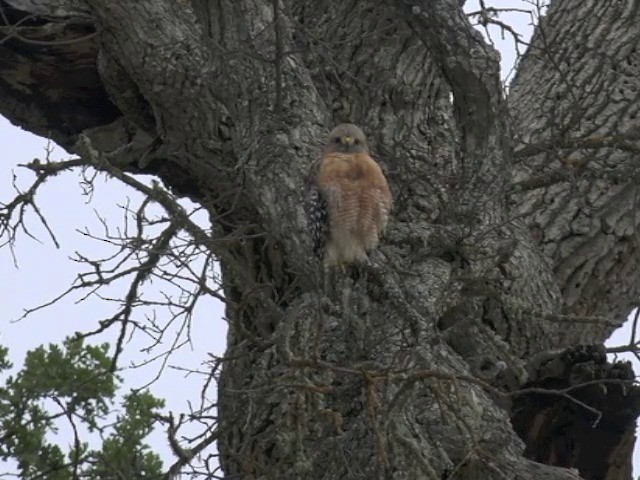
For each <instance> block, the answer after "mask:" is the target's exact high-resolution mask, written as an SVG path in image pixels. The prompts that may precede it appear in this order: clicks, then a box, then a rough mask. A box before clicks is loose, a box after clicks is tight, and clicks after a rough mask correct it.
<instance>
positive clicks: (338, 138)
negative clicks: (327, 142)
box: [333, 137, 342, 143]
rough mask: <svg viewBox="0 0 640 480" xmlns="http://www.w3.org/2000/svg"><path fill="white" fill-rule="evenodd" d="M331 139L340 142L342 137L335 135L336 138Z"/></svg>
mask: <svg viewBox="0 0 640 480" xmlns="http://www.w3.org/2000/svg"><path fill="white" fill-rule="evenodd" d="M333 141H334V142H336V143H340V142H342V139H341V138H340V137H336V138H334V139H333Z"/></svg>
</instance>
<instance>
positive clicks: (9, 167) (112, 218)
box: [0, 0, 640, 473]
mask: <svg viewBox="0 0 640 480" xmlns="http://www.w3.org/2000/svg"><path fill="white" fill-rule="evenodd" d="M486 3H487V5H493V6H496V7H500V6H507V7H514V6H515V5H514V4H516V3H520V2H519V1H517V0H503V1H493V2H489V1H488V2H486ZM474 4H476V5H474ZM467 9H468V11H473V10H475V9H477V2H468V4H467ZM502 20H503V21H505V22H507V23H509V24H510V25H512V26H514V28H515V29H516V30H517V31H518V32H520V33H521V34H522V35H523V36H524V38H528V36H529V35H530V32H531V24H530V22H531V21H530V18H528V17H527V16H526V15H522V14H511V15H506V16H504V17H503V18H502ZM492 37H493V41H494V42H495V45H496V48H498V49H499V51H500V52H501V55H502V60H503V64H502V67H503V76H506V75H507V73H508V72H509V71H510V70H511V66H512V65H513V62H514V61H515V51H514V43H513V40H512V39H511V38H509V37H505V38H504V39H502V38H501V35H500V32H498V31H496V30H495V29H492ZM0 145H2V158H1V159H0V202H6V201H7V200H9V199H10V198H11V196H12V191H13V190H12V189H13V187H12V179H13V175H14V174H15V175H16V177H17V183H18V185H21V186H23V187H24V186H27V185H29V184H30V182H31V180H32V179H33V174H32V173H31V172H30V171H28V170H25V169H21V168H19V167H17V165H18V164H19V163H27V162H29V161H31V160H32V159H34V158H41V159H43V158H44V157H45V148H46V146H47V141H46V140H45V139H43V138H39V137H36V136H34V135H31V134H29V133H27V132H25V131H23V130H21V129H19V128H17V127H14V126H12V125H11V124H10V123H9V122H8V121H7V120H6V119H4V118H3V117H0ZM63 158H68V155H67V154H66V153H65V152H64V151H63V150H62V149H60V148H56V149H54V151H53V153H52V159H63ZM96 186H97V188H96V191H95V194H94V196H93V198H92V199H91V202H90V203H89V202H88V198H87V197H86V196H83V190H82V189H81V187H80V186H79V176H78V174H77V173H66V174H62V175H60V176H59V177H56V178H54V179H52V180H51V181H49V182H47V184H46V185H44V188H43V189H42V191H40V192H39V194H38V196H37V201H38V204H39V206H40V208H41V210H42V213H43V214H44V215H45V216H46V218H47V219H48V221H49V222H50V226H51V228H52V229H53V231H54V232H55V234H56V236H57V239H58V241H59V243H60V248H59V249H56V248H55V246H54V245H53V244H52V242H51V241H50V240H49V239H48V238H47V235H46V233H45V231H44V230H43V229H42V228H41V227H40V226H39V224H38V222H37V219H36V217H35V216H34V215H31V216H30V218H29V220H28V222H27V223H28V225H29V226H30V227H32V228H33V233H34V234H35V236H36V237H38V238H39V239H41V242H37V241H34V240H32V239H30V238H28V237H26V236H24V235H23V236H22V237H21V238H20V239H19V242H17V244H16V246H15V260H16V261H17V265H18V267H17V268H16V266H15V265H14V258H13V256H12V254H11V253H10V251H9V249H8V248H4V249H2V250H0V272H1V274H0V292H2V295H3V298H2V315H0V332H1V333H2V335H1V336H0V344H3V345H5V346H7V347H9V348H10V357H11V359H12V361H13V362H14V364H15V365H16V366H20V365H21V363H22V359H23V357H24V355H25V353H26V351H27V350H30V349H33V348H35V347H37V346H39V345H41V344H43V343H57V342H60V341H61V340H62V339H63V338H64V337H66V336H69V335H71V334H73V333H74V332H76V331H78V330H83V331H86V330H90V329H92V328H95V326H96V325H97V321H99V320H101V319H103V318H107V317H110V316H111V315H112V314H113V313H114V311H115V308H116V306H115V305H112V304H109V303H108V302H105V301H103V300H100V299H98V298H91V299H89V300H87V301H85V302H83V303H79V304H76V303H75V301H76V300H77V299H78V298H79V296H77V295H76V296H72V297H70V298H68V299H65V300H62V301H61V302H59V303H58V304H56V305H53V306H51V307H49V308H47V309H44V310H42V311H39V312H37V313H35V314H33V315H31V316H30V317H28V318H27V319H25V320H22V321H20V322H14V320H15V319H17V318H19V317H20V316H21V315H22V312H23V309H25V308H29V307H33V306H36V305H38V304H40V303H43V302H45V301H47V300H50V299H51V298H52V297H54V296H56V295H57V294H59V293H61V292H62V291H63V290H64V289H65V288H66V287H68V286H69V285H70V284H71V282H73V280H74V278H75V276H76V275H77V273H78V272H79V271H82V266H80V265H78V264H77V263H74V262H72V261H70V257H73V256H74V254H75V252H78V251H79V252H81V253H83V254H84V255H87V256H91V257H99V256H100V255H105V254H108V253H109V252H111V251H112V250H111V247H110V246H108V245H105V244H102V243H100V242H98V241H96V240H90V239H88V238H87V237H86V236H85V235H82V234H81V233H79V231H78V230H82V229H84V228H85V227H86V228H88V229H89V230H90V231H92V232H93V233H95V234H96V235H100V234H101V233H102V232H103V225H102V223H101V222H100V220H99V219H98V215H97V214H99V215H100V216H101V217H102V218H104V219H105V220H106V222H107V223H108V224H110V225H114V226H117V225H120V224H121V223H122V218H123V211H122V209H121V208H120V207H119V206H122V205H125V204H127V202H130V203H131V205H132V206H133V207H134V208H135V207H136V206H137V204H139V202H140V201H141V196H140V195H139V194H137V193H136V192H134V191H132V190H131V189H129V188H128V187H124V186H122V185H121V184H120V183H119V182H118V181H115V180H106V179H105V178H104V177H100V179H99V180H98V181H97V182H96ZM202 222H203V224H204V223H205V222H206V219H203V220H202ZM125 287H126V284H124V283H123V284H122V285H120V286H119V287H116V288H114V289H113V290H111V292H110V293H111V294H112V295H113V297H114V298H117V295H118V293H119V292H122V291H123V289H124V288H125ZM194 318H195V321H194V322H193V325H192V326H191V328H192V330H191V333H192V334H191V343H190V344H187V345H186V346H185V347H183V348H182V349H181V350H180V351H179V353H178V354H177V355H176V356H175V357H174V358H173V359H172V360H171V361H170V362H169V363H170V364H179V365H180V366H182V367H186V368H193V369H197V368H199V367H200V368H201V367H202V365H203V362H205V361H206V360H208V359H209V356H208V354H209V353H214V354H218V355H219V354H222V352H223V350H224V345H225V340H226V324H225V322H224V321H223V320H222V306H221V305H220V304H219V303H218V302H215V301H208V302H206V303H205V304H202V305H200V307H199V309H198V311H197V312H196V313H195V315H194ZM160 321H162V319H160ZM629 329H630V322H628V323H627V325H625V327H623V328H622V329H620V330H618V331H617V332H615V334H614V336H613V337H612V339H611V340H610V344H612V345H619V344H625V343H627V342H628V339H629ZM114 339H115V330H114V332H113V333H111V334H110V335H105V336H103V337H101V338H100V340H99V341H100V342H104V341H113V340H114ZM147 342H148V340H147V339H145V338H142V337H140V336H134V338H133V339H132V340H131V342H130V343H129V345H128V346H127V348H126V352H127V353H126V356H125V358H123V362H122V363H121V365H130V364H132V363H140V362H141V361H143V360H144V359H145V354H144V353H142V352H141V349H143V348H144V347H145V346H147V345H148V343H147ZM156 353H159V350H158V351H156ZM158 367H159V365H158V363H157V362H156V363H154V364H151V365H149V366H146V367H141V368H129V369H125V371H124V372H123V376H124V377H125V384H126V387H125V390H127V389H128V388H138V387H141V386H143V385H145V384H146V383H147V382H149V381H150V380H152V379H153V378H154V376H155V375H156V373H157V369H158ZM635 368H636V371H640V367H639V366H638V365H636V366H635ZM201 384H202V379H201V378H198V377H197V376H188V377H185V376H184V374H183V373H182V372H179V371H177V370H175V369H171V368H169V369H166V370H165V372H164V374H163V375H162V377H161V378H160V379H159V380H158V381H157V382H156V383H154V384H153V385H152V386H151V391H152V392H153V393H154V394H156V395H157V396H159V397H162V398H165V399H166V400H167V410H173V411H174V412H183V411H188V407H187V401H189V400H191V401H193V400H194V399H197V398H199V395H200V388H201ZM64 434H65V432H64V430H63V431H62V432H61V436H62V442H63V443H64V444H67V443H68V439H67V438H64ZM150 443H151V444H152V445H153V446H154V448H155V449H156V450H157V451H158V452H159V453H161V454H162V455H163V456H164V458H165V459H167V458H169V456H168V453H169V452H168V448H167V447H166V441H165V439H164V436H163V434H162V433H161V432H156V433H155V434H154V435H153V436H152V438H151V439H150ZM638 450H639V449H638V448H636V456H635V458H634V460H635V462H634V464H635V465H636V471H637V470H638V468H637V465H640V458H639V457H638ZM3 471H6V467H5V468H1V466H0V473H2V472H3Z"/></svg>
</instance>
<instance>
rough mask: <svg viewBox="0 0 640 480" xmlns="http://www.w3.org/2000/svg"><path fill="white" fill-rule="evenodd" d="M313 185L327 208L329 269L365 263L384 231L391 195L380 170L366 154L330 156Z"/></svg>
mask: <svg viewBox="0 0 640 480" xmlns="http://www.w3.org/2000/svg"><path fill="white" fill-rule="evenodd" d="M316 185H317V187H318V189H319V190H320V191H321V192H322V195H323V198H324V199H325V200H326V202H327V206H328V217H329V218H328V220H329V235H328V236H329V238H328V242H327V248H326V257H327V262H328V264H329V265H335V264H340V263H351V262H354V261H362V260H364V259H366V256H367V252H368V251H370V250H372V249H374V248H375V247H376V246H377V245H378V242H379V237H380V235H381V234H382V231H383V230H384V228H385V227H386V224H387V220H388V217H389V210H390V209H391V193H390V191H389V186H388V185H387V180H386V179H385V177H384V175H383V173H382V170H381V169H380V166H379V165H378V164H377V163H376V162H375V161H374V160H373V159H372V158H371V157H370V156H369V155H368V154H366V153H330V154H326V155H325V156H324V157H323V158H322V159H321V161H320V165H319V168H318V172H317V177H316Z"/></svg>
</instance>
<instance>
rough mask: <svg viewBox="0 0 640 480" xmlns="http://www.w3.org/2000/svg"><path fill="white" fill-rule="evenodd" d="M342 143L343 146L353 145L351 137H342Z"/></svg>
mask: <svg viewBox="0 0 640 480" xmlns="http://www.w3.org/2000/svg"><path fill="white" fill-rule="evenodd" d="M342 143H344V144H345V145H353V137H342Z"/></svg>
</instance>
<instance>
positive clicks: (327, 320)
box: [0, 0, 640, 480]
mask: <svg viewBox="0 0 640 480" xmlns="http://www.w3.org/2000/svg"><path fill="white" fill-rule="evenodd" d="M460 3H463V2H459V1H458V0H428V1H427V0H423V1H419V0H416V1H410V0H389V1H375V2H374V1H360V2H356V1H344V2H333V1H324V0H301V1H290V0H268V1H267V0H218V1H209V2H207V1H204V0H192V1H191V2H189V1H187V0H55V1H51V0H48V1H44V0H0V8H1V10H2V12H3V18H4V20H3V22H4V25H3V26H2V27H1V30H0V31H1V32H2V33H3V34H4V35H3V36H6V40H4V41H3V42H2V43H0V95H1V98H2V102H1V104H0V113H2V114H3V115H5V116H6V117H7V118H9V119H10V120H11V121H12V122H13V123H14V124H16V125H19V126H21V127H23V128H26V129H28V130H30V131H32V132H35V133H37V134H40V135H47V136H50V137H51V138H52V139H53V140H55V141H56V142H58V143H59V144H60V145H62V146H63V147H65V148H66V149H68V150H69V151H70V152H74V153H77V154H78V155H80V156H81V157H83V156H87V155H89V153H88V152H87V142H86V139H89V140H90V144H91V149H92V151H93V152H98V153H99V154H101V155H109V158H111V159H113V161H114V162H115V163H116V164H117V165H116V166H117V167H118V168H121V169H122V170H124V171H126V172H128V173H134V174H135V173H146V174H151V175H155V176H156V177H157V178H158V179H160V180H161V181H162V182H163V183H164V185H165V186H167V187H168V188H169V189H171V191H172V192H173V193H174V195H176V196H177V197H188V198H190V199H191V200H193V201H195V202H197V203H199V204H201V205H202V206H203V207H204V208H206V209H207V211H208V212H209V214H210V219H211V232H212V234H211V238H207V239H204V240H203V239H196V240H197V241H202V243H203V246H205V247H206V248H207V249H209V250H210V251H211V253H213V254H214V255H216V257H217V258H218V259H219V260H220V264H221V269H222V272H223V286H224V292H225V297H226V302H227V303H226V316H227V320H228V323H229V336H228V347H227V352H226V355H225V361H224V362H223V373H222V376H221V378H220V384H219V403H218V414H219V440H218V449H219V452H220V461H221V464H222V469H223V472H224V478H229V479H231V478H246V479H306V478H309V479H327V480H330V479H331V480H333V479H341V478H344V479H374V478H393V479H432V480H436V479H450V480H453V479H470V480H475V479H477V480H486V479H494V478H495V479H514V480H515V479H518V480H527V479H531V480H533V479H541V480H565V479H566V480H569V479H579V478H583V479H593V480H596V479H598V480H604V479H606V480H618V479H620V480H623V479H630V478H631V454H632V452H633V446H634V442H635V436H634V432H635V419H636V417H637V416H638V414H639V413H640V394H639V391H638V390H637V389H636V387H635V386H634V385H632V384H631V382H632V380H633V378H634V374H633V372H632V371H631V368H630V366H629V365H627V364H624V363H613V364H611V363H607V361H606V358H605V350H604V347H602V342H603V341H604V340H605V339H606V338H607V337H608V335H609V334H610V333H611V332H612V330H613V329H614V328H615V327H616V326H619V325H621V324H622V323H623V322H624V320H625V318H626V316H627V315H628V314H629V313H630V311H631V310H632V308H633V307H634V306H635V304H636V303H637V299H638V294H639V293H640V281H639V278H640V277H639V276H638V274H637V272H638V251H637V245H638V243H637V239H638V237H637V235H638V233H637V227H638V222H637V220H636V214H635V212H636V209H637V207H636V204H637V197H638V189H637V185H636V176H637V172H636V167H635V162H636V160H637V158H638V153H639V152H640V143H638V140H639V137H638V127H639V124H638V119H637V118H636V116H637V112H638V109H639V108H640V101H639V99H638V91H639V88H638V87H639V86H640V80H639V78H640V52H639V51H638V43H639V40H640V6H639V5H640V4H639V3H638V2H637V1H632V0H628V1H624V0H556V1H554V2H551V5H550V8H549V11H548V13H547V15H546V16H545V17H543V18H542V20H541V22H540V24H539V25H538V27H537V28H536V32H535V35H534V37H533V39H532V41H531V46H530V48H529V49H528V52H527V54H526V55H525V56H524V57H523V58H522V60H521V61H520V63H519V67H518V72H517V76H516V78H515V80H514V82H513V83H512V85H511V87H510V90H509V92H510V93H509V94H508V95H507V96H506V97H505V95H504V92H503V89H502V86H501V84H500V78H499V56H498V54H497V52H496V51H495V50H494V49H493V48H492V47H491V46H489V45H488V44H487V43H486V42H485V41H484V40H483V38H482V36H481V35H480V33H478V32H477V31H476V30H475V29H474V28H473V27H472V26H471V25H470V23H469V20H468V18H467V17H466V15H465V14H464V12H463V11H462V9H461V7H460ZM344 121H351V122H354V123H357V124H358V125H360V126H361V127H362V128H363V130H364V131H365V132H366V133H367V135H368V138H369V142H370V145H371V148H372V154H373V156H374V157H375V158H376V159H378V160H379V161H380V163H381V164H382V166H383V168H384V169H385V171H386V173H387V176H388V178H389V183H390V186H391V189H392V192H393V194H394V203H395V207H394V213H393V215H392V221H391V225H390V228H389V232H388V234H387V237H386V238H385V240H384V241H383V242H382V245H381V247H380V248H379V249H378V250H377V251H376V252H373V254H372V255H371V257H370V261H369V262H368V263H367V264H366V265H361V266H359V267H357V269H356V270H357V272H355V274H354V272H351V273H337V274H335V275H332V277H331V288H330V289H329V290H330V291H325V290H324V289H323V282H322V279H321V274H322V267H321V265H320V262H319V261H318V260H317V259H316V258H314V257H313V255H312V253H311V244H310V237H309V234H308V231H307V228H306V219H305V213H304V208H303V205H304V201H305V192H304V178H305V175H306V173H307V170H308V168H309V166H310V165H311V163H312V162H313V161H314V160H316V159H317V158H318V156H319V154H320V148H321V145H322V143H323V142H324V138H325V136H326V134H327V132H328V131H329V130H330V128H331V127H332V126H333V125H335V124H337V123H341V122H344ZM82 139H85V140H84V141H83V140H82ZM97 168H100V167H99V166H98V167H97ZM345 292H346V293H345Z"/></svg>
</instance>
